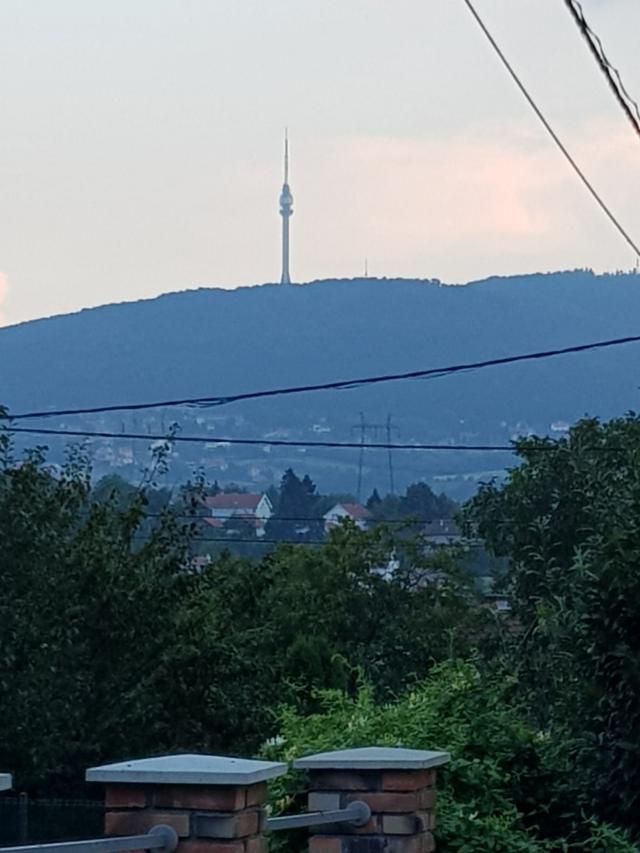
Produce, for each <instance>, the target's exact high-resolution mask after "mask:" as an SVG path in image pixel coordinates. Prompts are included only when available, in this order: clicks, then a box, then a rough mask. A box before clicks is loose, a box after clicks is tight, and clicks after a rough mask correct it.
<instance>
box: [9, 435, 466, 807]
mask: <svg viewBox="0 0 640 853" xmlns="http://www.w3.org/2000/svg"><path fill="white" fill-rule="evenodd" d="M162 467H163V459H162V457H160V458H158V459H157V460H156V461H155V463H154V467H153V468H152V470H151V473H150V474H149V475H148V476H146V477H145V478H144V480H143V483H142V485H141V487H140V488H138V489H136V490H133V489H131V488H130V487H128V486H126V484H124V485H123V483H122V481H119V480H111V481H109V482H105V481H102V482H101V483H100V484H99V485H98V487H97V489H96V490H93V489H92V487H91V481H90V469H89V467H88V465H87V461H86V459H84V458H83V455H82V454H81V453H78V452H75V453H74V454H73V455H72V457H71V459H70V462H69V464H68V465H67V466H66V467H65V469H64V470H63V471H62V472H61V473H58V474H54V473H53V472H52V471H51V470H49V468H48V467H47V465H46V461H45V456H44V453H43V452H42V451H35V452H33V453H31V454H29V455H28V456H27V458H26V459H14V458H13V456H12V454H11V449H10V447H9V445H8V443H7V440H6V438H4V437H3V439H2V467H1V468H0V542H1V543H2V559H1V560H0V584H1V588H2V591H3V595H2V597H1V598H0V718H1V719H2V721H3V725H2V728H1V729H0V766H2V767H3V768H6V769H8V770H10V771H12V772H14V773H15V774H16V776H17V779H18V782H19V784H20V785H21V786H26V787H29V788H31V789H38V788H43V787H46V788H48V789H49V790H60V791H63V790H66V789H68V788H69V786H73V785H75V784H77V783H78V781H79V779H80V777H81V774H82V772H83V769H84V768H85V767H86V766H87V765H90V764H95V763H98V762H101V761H107V760H115V759H118V758H122V757H124V756H127V755H136V754H137V755H140V754H145V753H146V754H153V753H157V752H163V751H165V752H166V751H176V750H183V751H194V750H196V751H197V750H201V751H213V752H239V753H245V754H249V753H251V752H252V751H253V750H254V749H255V748H256V747H257V746H258V745H259V744H260V743H261V742H262V741H263V740H264V739H265V737H268V736H269V735H270V734H273V732H274V730H275V725H276V724H275V717H274V710H275V708H276V707H277V706H278V705H279V704H280V703H281V702H282V701H288V702H290V703H292V704H293V705H294V706H295V707H297V708H298V709H301V710H312V709H314V708H315V707H316V700H315V699H314V691H315V690H316V689H317V688H327V687H341V688H345V689H347V690H352V689H353V687H354V684H355V681H356V675H355V673H356V672H357V671H358V669H359V668H362V669H363V671H364V672H366V674H367V677H369V678H371V679H373V680H374V681H375V683H376V686H377V690H378V693H379V694H380V695H382V694H384V693H385V692H386V691H388V690H390V689H394V690H395V689H400V688H402V687H403V686H404V685H406V684H408V683H410V682H411V681H412V679H413V678H414V677H415V676H420V675H424V674H425V673H426V672H427V671H428V669H429V667H430V666H431V665H432V662H433V661H434V660H438V659H442V658H443V657H446V656H447V655H448V654H449V653H450V651H451V649H452V648H454V649H457V650H460V649H464V648H466V634H467V633H474V635H476V634H477V625H478V623H477V619H476V616H475V614H474V613H473V609H472V608H471V606H470V602H469V600H468V598H467V595H466V592H465V591H464V590H461V591H457V590H456V589H455V588H454V586H453V585H452V584H446V583H445V584H443V585H442V586H441V587H433V586H431V587H424V588H420V589H414V588H413V585H412V583H413V581H412V579H411V578H409V577H408V576H405V575H404V574H403V573H400V574H399V575H398V577H397V578H395V579H393V580H385V579H384V578H383V576H382V574H381V572H380V569H381V567H382V568H383V567H384V566H385V565H386V564H387V562H388V561H389V559H390V556H391V554H392V553H393V549H394V544H393V542H392V541H391V540H390V539H389V538H388V536H387V534H386V533H385V532H384V531H377V532H375V533H372V534H366V533H363V532H362V531H359V530H357V529H356V528H355V527H353V526H352V525H351V526H350V525H345V526H343V527H340V528H338V529H336V530H335V531H334V532H333V534H332V536H331V537H330V539H329V541H328V542H327V545H326V546H325V547H322V548H309V547H303V546H297V545H296V546H291V545H283V546H281V547H280V548H278V549H277V550H276V551H274V552H273V553H272V554H270V555H269V556H268V557H267V558H265V559H264V560H262V562H261V563H258V564H256V563H255V562H253V561H249V560H246V559H242V558H238V557H234V556H231V555H230V554H229V553H222V554H220V555H219V556H218V557H216V558H215V559H214V560H213V561H212V562H211V563H210V564H209V565H207V566H206V567H205V568H204V569H202V570H201V571H197V572H196V571H193V570H192V568H191V566H192V565H193V563H192V557H193V554H194V545H195V544H196V543H195V542H194V539H193V527H194V525H193V524H192V523H191V516H189V513H190V512H191V511H193V512H195V513H197V511H198V500H197V496H196V497H194V494H196V493H197V491H198V489H201V488H202V484H201V483H200V484H199V483H195V484H194V483H191V484H189V486H188V488H187V489H186V490H185V494H184V495H183V496H182V497H181V498H180V499H179V501H178V502H177V504H176V509H177V512H175V514H174V511H173V507H172V506H167V504H166V496H164V495H163V494H162V493H161V490H158V489H157V488H156V487H155V475H154V474H153V471H154V470H155V471H161V470H162ZM299 482H300V483H301V484H303V485H304V480H302V481H299ZM304 488H305V491H306V492H307V493H308V494H310V493H312V492H313V490H312V489H311V488H310V487H309V486H308V484H307V485H305V486H304ZM150 506H154V508H155V509H156V510H157V511H156V512H153V513H152V518H148V517H147V515H148V512H149V507H150ZM185 514H186V515H187V516H188V517H187V518H186V519H183V516H184V515H185ZM193 518H194V519H196V518H197V515H195V516H193ZM248 707H250V708H251V713H250V714H247V710H246V709H247V708H248Z"/></svg>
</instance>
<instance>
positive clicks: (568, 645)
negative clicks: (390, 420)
mask: <svg viewBox="0 0 640 853" xmlns="http://www.w3.org/2000/svg"><path fill="white" fill-rule="evenodd" d="M518 453H519V454H520V456H521V457H522V460H523V461H522V464H521V465H520V466H519V467H518V468H515V469H514V470H513V471H511V472H510V475H509V477H508V480H507V482H506V484H505V485H504V486H503V487H497V486H495V485H487V486H485V487H484V488H482V489H481V490H480V492H479V494H478V495H477V497H476V498H475V499H474V500H473V501H472V502H471V503H470V505H469V507H468V508H467V522H468V524H469V525H470V526H472V527H474V528H475V530H477V531H478V532H479V533H480V535H481V536H483V537H484V539H485V540H486V542H487V543H488V545H489V547H490V548H491V549H492V551H493V552H494V553H495V554H497V555H504V556H507V557H508V558H509V561H510V567H509V571H508V585H509V588H510V591H511V595H512V600H513V605H514V609H515V613H516V614H517V617H518V620H519V622H520V624H521V627H522V631H521V632H520V634H519V635H518V636H517V637H515V638H512V641H511V642H510V643H508V644H507V647H506V649H505V654H506V657H507V659H508V660H509V661H510V662H511V665H512V666H513V667H514V668H516V669H517V671H518V672H519V677H520V681H521V684H522V689H523V691H525V692H526V696H527V699H528V705H529V708H530V712H531V716H532V719H534V720H535V722H536V724H537V725H540V726H543V727H545V728H546V727H562V728H564V729H565V730H566V731H567V732H568V733H569V736H570V737H571V738H572V740H573V742H574V772H575V777H576V783H575V784H574V786H573V791H571V792H568V793H570V795H571V796H572V797H578V798H580V799H581V801H583V802H584V804H585V805H586V806H587V807H588V808H590V809H593V810H595V811H596V812H597V813H599V814H601V815H602V816H604V817H605V818H607V819H612V820H615V821H616V822H624V823H626V824H627V825H628V826H629V827H631V828H633V830H634V831H635V832H636V833H638V832H640V760H639V756H640V701H639V697H640V622H639V621H638V612H639V611H638V606H639V603H640V572H638V565H639V561H640V544H639V543H640V420H639V419H638V418H637V417H636V416H633V415H630V416H629V417H627V418H621V419H618V420H614V421H611V422H610V423H607V424H601V423H599V422H598V421H595V420H584V421H581V422H580V423H578V424H577V425H576V426H575V427H574V428H573V429H572V430H571V433H570V435H569V437H568V438H567V439H565V440H562V441H560V442H552V441H550V440H547V439H527V440H525V441H522V442H520V443H519V444H518ZM604 792H606V794H605V793H604Z"/></svg>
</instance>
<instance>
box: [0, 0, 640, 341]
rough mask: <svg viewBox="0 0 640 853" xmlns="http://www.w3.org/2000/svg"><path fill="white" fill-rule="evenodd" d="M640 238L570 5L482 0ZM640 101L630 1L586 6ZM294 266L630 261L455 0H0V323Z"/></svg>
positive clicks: (613, 135) (621, 124)
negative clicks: (284, 228)
mask: <svg viewBox="0 0 640 853" xmlns="http://www.w3.org/2000/svg"><path fill="white" fill-rule="evenodd" d="M476 5H477V8H478V11H479V12H480V14H481V15H482V16H483V17H484V19H485V21H486V23H487V25H488V26H489V28H490V29H491V30H492V32H493V34H494V36H495V37H496V39H497V40H498V42H499V44H500V45H501V47H502V48H503V50H504V51H505V53H506V54H507V56H508V57H509V59H510V60H511V61H512V63H513V65H514V66H515V68H516V69H517V71H518V72H519V73H520V75H521V77H522V79H523V81H524V82H525V84H526V85H527V87H528V88H529V90H530V91H531V93H532V95H533V96H534V97H535V98H536V100H537V101H538V103H539V105H540V106H541V107H542V109H543V111H544V112H545V113H546V115H547V117H548V118H549V120H550V121H551V123H552V125H553V126H554V128H555V129H556V131H557V132H558V134H559V135H560V136H561V138H562V139H563V140H564V141H565V143H566V144H567V146H568V147H569V148H570V149H571V151H572V153H573V154H574V155H575V157H576V159H577V160H578V162H579V164H580V165H581V167H582V168H583V169H584V171H585V172H586V173H587V175H588V176H589V177H590V179H591V180H592V181H593V183H594V184H595V186H596V188H597V189H598V191H600V192H601V193H602V195H603V196H604V198H605V199H606V201H607V203H608V204H609V205H610V207H611V208H612V209H613V210H614V212H615V213H616V215H617V216H618V217H619V219H620V220H621V222H622V223H623V225H624V227H625V228H626V229H627V230H628V231H629V232H630V233H631V235H632V236H633V237H634V238H635V240H636V242H637V241H639V240H640V205H639V204H638V202H637V199H638V190H639V189H640V139H639V138H638V137H637V136H635V135H634V133H633V130H632V128H631V126H630V124H629V123H628V121H627V119H626V118H625V117H624V115H623V114H622V111H621V109H620V107H619V106H618V105H617V104H616V102H615V101H614V98H613V95H612V94H611V92H610V91H609V89H608V88H607V85H606V82H605V81H604V78H603V77H602V75H601V73H600V71H599V70H598V68H597V66H596V64H595V62H594V60H593V57H592V56H591V54H590V53H589V52H588V49H587V46H586V45H585V43H584V42H583V40H582V38H581V36H580V34H579V32H578V30H577V28H576V26H575V23H574V22H573V20H572V19H571V17H570V15H569V13H568V11H567V9H566V8H565V6H564V3H563V2H562V0H476ZM583 7H584V9H585V13H586V15H587V18H588V19H589V21H590V23H591V24H592V26H593V27H594V29H595V30H596V31H597V32H598V33H599V35H600V36H601V38H602V40H603V43H604V46H605V48H606V50H607V53H608V54H609V56H610V58H611V60H612V61H613V62H614V64H615V65H617V66H618V68H619V69H620V71H621V73H622V77H623V79H624V81H625V83H626V85H627V88H628V89H629V91H630V92H631V94H632V95H634V96H635V97H636V99H640V63H639V62H638V54H637V40H638V33H640V4H639V3H638V0H583ZM285 126H288V127H289V136H290V149H291V170H290V178H291V187H292V191H293V196H294V216H293V218H292V221H291V240H292V250H291V273H292V278H293V279H294V280H295V281H296V282H305V281H310V280H314V279H320V278H329V277H340V278H342V277H344V278H351V277H358V276H361V275H362V274H363V270H364V263H365V258H367V259H368V268H369V274H370V275H371V276H376V277H381V276H387V277H396V276H401V277H409V278H439V279H441V280H443V281H446V282H452V283H461V282H465V281H469V280H474V279H478V278H483V277H486V276H489V275H509V274H518V273H527V272H539V271H546V270H556V269H573V268H576V267H592V268H594V269H595V270H597V271H603V270H615V269H630V268H632V267H633V266H634V265H635V262H636V259H635V257H634V255H633V253H632V251H631V250H630V249H629V247H628V246H627V245H626V244H625V243H624V241H623V240H622V238H621V237H620V236H619V235H618V234H617V233H616V231H615V230H614V229H613V227H612V226H611V225H610V223H609V222H608V221H607V220H606V218H605V217H604V215H603V213H602V212H601V211H600V210H599V209H598V208H597V207H596V205H595V203H594V202H593V200H592V199H591V198H590V197H589V196H588V194H587V192H586V190H585V189H584V187H582V186H581V185H580V183H579V182H578V180H577V178H576V177H575V175H574V174H573V173H572V172H571V170H570V168H569V167H568V165H567V164H566V162H565V161H564V160H563V158H562V156H561V155H560V154H559V152H558V151H557V149H556V148H555V147H554V146H553V144H552V142H551V141H550V139H549V138H548V137H547V136H546V134H545V131H544V130H543V128H542V127H541V126H540V125H539V124H538V123H537V120H536V118H535V117H534V115H533V113H532V112H531V111H530V108H529V107H528V106H527V104H526V103H525V101H524V100H523V98H522V96H521V94H520V93H519V92H518V91H517V89H516V88H515V86H514V84H513V83H512V81H511V80H510V79H509V78H508V76H507V74H506V72H505V70H504V68H503V67H502V66H501V65H500V64H499V62H498V59H497V57H496V56H495V54H494V53H493V52H492V51H491V49H490V47H489V45H488V43H487V42H486V41H485V39H484V37H483V36H482V34H481V32H480V30H479V29H478V28H477V25H476V24H475V23H474V21H473V19H472V18H471V16H470V14H469V12H468V10H467V9H466V7H465V4H464V3H463V0H393V2H391V0H269V2H265V0H55V2H52V0H0V325H7V324H13V323H17V322H21V321H24V320H28V319H32V318H36V317H42V316H49V315H52V314H59V313H66V312H69V311H76V310H79V309H81V308H83V307H90V306H94V305H100V304H105V303H110V302H121V301H125V300H134V299H141V298H148V297H152V296H155V295H157V294H159V293H163V292H167V291H174V290H184V289H187V288H193V287H199V286H216V287H225V288H233V287H237V286H241V285H250V284H256V283H262V282H269V281H277V280H279V275H280V268H279V264H280V226H281V223H280V217H279V214H278V196H279V192H280V187H281V183H282V144H283V143H282V138H283V131H284V127H285Z"/></svg>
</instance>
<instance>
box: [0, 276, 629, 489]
mask: <svg viewBox="0 0 640 853" xmlns="http://www.w3.org/2000/svg"><path fill="white" fill-rule="evenodd" d="M639 318H640V277H638V276H637V275H632V274H618V275H602V276H596V275H594V274H593V273H591V272H588V271H574V272H562V273H553V274H546V275H529V276H514V277H511V278H492V279H488V280H485V281H480V282H474V283H470V284H468V285H464V286H446V285H442V284H439V283H437V282H430V281H415V280H406V279H399V280H391V279H383V280H378V279H357V280H328V281H318V282H313V283H311V284H308V285H304V286H296V285H291V286H281V285H262V286H256V287H246V288H240V289H237V290H221V289H204V288H203V289H199V290H192V291H184V292H180V293H171V294H167V295H164V296H161V297H158V298H156V299H150V300H144V301H139V302H132V303H124V304H117V305H107V306H104V307H100V308H94V309H88V310H84V311H81V312H79V313H77V314H70V315H64V316H59V317H51V318H48V319H42V320H36V321H32V322H28V323H23V324H20V325H17V326H12V327H7V328H4V329H0V403H1V404H3V405H6V406H8V407H9V409H10V410H11V411H14V412H17V411H21V410H25V409H31V408H34V407H35V408H38V409H42V408H47V407H51V408H58V407H72V406H86V405H92V404H95V405H100V404H112V403H118V402H122V401H125V402H134V401H147V400H158V399H159V400H161V399H169V398H175V397H180V398H184V397H191V396H194V397H195V396H205V395H218V394H227V393H238V392H242V391H251V390H256V389H261V388H271V387H278V386H286V385H294V384H305V383H310V382H311V383H315V382H324V381H331V380H335V379H346V378H350V377H354V376H355V377H361V376H367V375H373V374H380V373H392V372H401V371H408V370H415V369H422V368H429V367H438V366H444V365H447V364H451V363H459V362H464V361H472V360H477V359H486V358H493V357H500V356H505V355H509V354H517V353H525V352H528V351H534V350H545V349H549V348H555V347H562V346H571V345H573V344H580V343H584V342H591V341H597V340H602V339H606V338H613V337H621V336H624V335H632V334H637V333H638V332H639V331H640V319H639ZM639 362H640V345H636V344H629V345H626V346H621V347H618V348H615V349H610V350H601V351H596V352H592V353H585V354H581V355H567V356H561V357H558V358H553V359H548V360H547V361H544V362H536V363H528V364H527V363H525V364H516V365H510V366H506V367H495V368H489V369H486V370H482V371H476V372H470V373H466V374H461V375H457V376H455V377H447V378H440V379H431V380H421V381H410V382H398V383H393V384H388V385H378V386H373V387H370V388H361V389H355V390H350V391H340V392H331V393H328V392H322V393H317V394H304V395H300V396H297V397H292V398H280V399H273V400H269V401H262V402H249V403H244V404H236V405H234V406H229V407H226V408H225V409H216V410H211V411H210V412H207V411H205V412H203V411H202V410H198V411H196V412H195V413H194V410H188V412H187V413H185V410H179V411H178V412H177V413H175V412H173V413H169V412H167V413H164V414H163V416H162V417H163V418H164V419H166V420H167V421H169V420H171V419H172V418H174V417H177V418H178V419H180V420H183V419H184V418H186V419H187V421H188V420H189V419H190V418H195V417H196V416H200V417H205V420H206V419H207V418H208V417H209V415H211V416H212V417H215V419H216V420H215V421H214V423H215V430H216V432H217V434H218V435H221V434H223V433H222V430H223V429H226V431H227V434H231V433H233V434H234V435H237V436H243V435H244V436H254V435H258V436H263V435H264V434H269V433H272V432H274V431H278V432H279V433H280V434H282V435H285V434H286V435H289V436H290V437H296V438H297V437H299V436H307V437H316V438H318V437H321V438H330V439H335V440H337V441H340V440H342V441H345V440H349V439H352V438H353V435H354V433H352V430H351V426H352V425H353V424H355V423H356V422H357V420H358V418H359V412H360V411H363V412H365V414H366V417H367V419H368V420H369V421H374V422H379V423H381V422H383V421H384V420H385V419H386V416H387V413H389V412H391V413H392V414H393V418H394V423H395V424H396V425H397V427H398V428H399V433H397V434H396V436H395V437H396V438H398V439H399V440H402V441H412V440H416V441H423V442H427V441H428V442H432V441H433V442H446V441H449V442H454V441H455V442H463V443H478V442H480V443H484V442H500V443H503V442H505V441H507V440H508V439H509V437H510V436H511V435H512V434H514V433H515V432H516V431H518V430H520V431H525V430H527V429H531V430H535V431H536V432H549V430H550V429H551V425H552V424H555V425H556V427H557V425H558V423H559V422H567V423H569V422H572V421H574V420H575V419H577V418H579V417H581V416H583V415H585V414H590V415H598V416H601V417H603V418H607V417H610V416H613V415H617V414H623V413H624V412H626V411H628V410H630V409H634V408H636V407H637V401H638V394H639V392H638V385H639V384H640V376H639V375H638V364H639ZM153 417H160V415H159V414H158V413H155V414H154V415H153ZM82 423H83V424H84V425H85V426H87V425H88V424H90V423H94V424H95V420H94V421H87V420H86V419H84V420H83V421H82ZM122 423H125V424H126V426H127V427H132V426H135V425H137V427H138V428H140V426H141V425H143V426H146V428H147V429H149V428H150V424H152V423H153V422H152V421H150V420H149V419H147V420H145V418H144V417H143V416H142V415H138V416H136V419H135V420H132V418H131V417H130V416H127V415H122V416H121V415H114V416H113V417H112V419H111V424H112V425H114V424H115V425H117V426H118V428H119V427H120V425H121V424H122ZM192 423H196V422H195V421H192ZM197 423H199V424H200V426H203V422H202V421H199V422H197ZM65 424H66V425H67V426H71V419H69V418H67V419H65ZM49 425H53V423H50V424H49ZM205 425H206V424H205ZM314 425H315V426H314ZM189 431H190V432H193V431H194V430H193V428H191V429H190V430H189ZM370 438H374V435H373V432H372V433H371V436H370ZM376 438H378V439H381V438H382V435H381V434H378V435H377V436H376ZM32 443H33V442H32ZM185 452H186V451H185V450H181V454H182V459H183V461H185V463H186V462H187V461H194V460H195V461H197V460H201V457H202V454H201V453H200V452H199V451H198V452H196V451H193V453H192V455H193V456H194V460H187V459H186V457H185V456H184V454H185ZM242 453H243V454H244V456H242V455H240V456H238V455H237V451H236V455H235V456H234V457H233V458H234V460H236V461H234V465H236V468H237V470H236V469H235V468H234V469H233V471H234V473H235V474H236V475H237V474H238V472H239V473H240V474H241V473H242V465H244V466H245V467H247V466H248V467H247V470H248V468H250V467H251V466H253V467H254V468H255V466H256V465H257V464H258V462H256V459H258V458H259V465H258V468H259V467H260V466H262V467H263V468H264V471H265V477H267V476H268V473H267V472H268V468H269V465H267V464H266V462H265V456H266V455H267V454H265V453H262V454H261V455H260V453H259V451H257V450H255V449H246V450H245V451H242ZM338 454H342V456H340V459H337V458H336V453H335V452H334V453H333V454H330V453H329V452H326V453H324V454H321V453H319V452H311V451H309V452H308V453H306V455H304V462H303V461H302V460H300V457H299V456H298V457H297V458H298V459H299V464H298V467H300V468H304V467H305V465H307V467H309V468H310V469H311V470H312V473H313V474H314V475H315V476H316V477H320V478H322V476H323V474H322V472H323V471H326V476H327V478H328V480H329V482H330V485H331V487H332V488H338V487H342V488H348V487H353V471H354V465H355V464H356V463H357V460H354V459H353V458H349V459H347V458H346V457H345V455H344V454H345V451H338ZM285 455H286V454H284V455H283V454H280V455H276V457H277V459H278V460H279V461H282V460H284V458H285ZM374 455H375V454H373V453H369V454H368V456H367V466H368V472H367V476H368V477H369V480H370V484H373V481H374V480H377V481H379V484H380V485H381V486H382V487H384V485H385V482H384V473H383V472H384V464H385V460H383V459H376V460H375V461H374V459H373V456H374ZM351 456H353V454H351ZM398 456H399V454H398ZM443 456H445V454H442V455H441V456H440V458H438V459H437V460H436V459H435V457H434V455H433V454H423V455H422V456H421V457H420V459H419V460H418V454H414V453H411V454H410V455H409V456H407V455H405V456H403V458H402V459H398V469H399V474H398V479H399V481H400V484H401V483H402V482H404V481H408V480H410V479H412V476H411V471H412V470H413V472H414V473H415V475H416V476H414V477H413V479H416V478H417V477H418V476H423V477H425V478H427V479H428V478H430V477H433V476H434V475H439V476H440V477H446V476H447V475H448V474H452V473H456V474H457V475H461V474H464V473H465V472H466V473H472V474H476V473H478V471H479V469H482V468H483V467H484V469H487V467H488V466H489V467H490V464H493V463H490V461H489V459H488V458H486V459H483V460H482V461H481V462H479V461H478V460H477V457H472V456H471V455H468V454H461V456H463V457H464V463H462V464H461V462H460V460H459V457H455V459H454V456H453V455H452V454H446V456H448V457H449V461H446V460H444V459H443V458H442V457H443ZM276 457H271V459H270V463H269V464H272V465H273V468H274V471H275V470H276V469H277V468H278V464H279V463H278V462H276V461H275V460H276ZM288 458H289V460H290V458H291V454H289V456H288ZM307 463H308V464H307ZM500 464H504V458H502V460H501V462H500ZM500 464H498V467H500ZM238 466H240V467H238ZM214 467H215V466H214ZM376 471H377V472H378V473H376ZM403 471H404V472H405V473H404V474H403V473H402V472H403ZM238 479H240V480H242V479H243V477H242V476H238ZM244 479H245V480H253V481H254V482H261V480H262V474H261V473H260V471H258V472H257V473H256V472H255V471H254V472H253V473H251V474H247V475H246V476H245V477H244ZM323 484H324V483H323ZM454 491H455V489H454Z"/></svg>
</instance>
